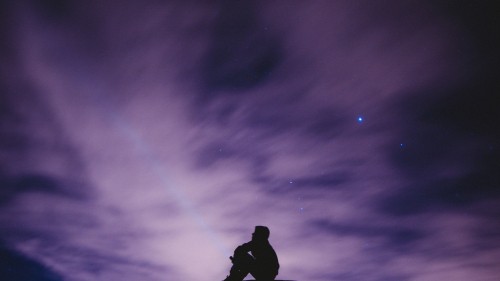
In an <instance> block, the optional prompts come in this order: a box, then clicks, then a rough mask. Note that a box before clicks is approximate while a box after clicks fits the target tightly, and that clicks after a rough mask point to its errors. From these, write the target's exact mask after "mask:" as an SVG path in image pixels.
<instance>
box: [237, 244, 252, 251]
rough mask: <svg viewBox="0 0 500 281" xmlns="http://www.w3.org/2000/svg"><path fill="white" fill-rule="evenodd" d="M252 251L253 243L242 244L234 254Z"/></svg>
mask: <svg viewBox="0 0 500 281" xmlns="http://www.w3.org/2000/svg"><path fill="white" fill-rule="evenodd" d="M251 250H252V242H247V243H245V244H241V245H239V246H238V247H237V248H236V250H234V252H235V253H236V252H240V251H241V252H245V253H248V252H250V251H251Z"/></svg>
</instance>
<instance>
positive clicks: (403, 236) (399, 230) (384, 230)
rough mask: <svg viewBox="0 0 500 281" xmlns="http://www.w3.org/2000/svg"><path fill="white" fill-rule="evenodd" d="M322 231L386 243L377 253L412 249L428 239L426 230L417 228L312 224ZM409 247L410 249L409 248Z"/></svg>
mask: <svg viewBox="0 0 500 281" xmlns="http://www.w3.org/2000/svg"><path fill="white" fill-rule="evenodd" d="M311 225H312V226H313V227H315V228H318V229H319V230H320V231H326V232H328V233H330V234H332V235H337V236H354V237H357V238H361V239H362V240H370V239H381V240H382V241H384V242H383V243H382V245H381V246H380V247H377V250H376V251H379V250H381V249H385V250H386V251H387V250H401V249H405V248H406V249H407V250H408V249H409V250H411V249H412V244H413V243H416V242H419V241H421V240H423V239H425V238H426V236H427V234H426V233H425V231H424V230H420V229H417V228H413V229H412V228H407V227H403V226H399V225H396V226H393V227H384V226H381V225H373V224H369V223H360V224H354V223H334V222H330V221H326V220H320V221H316V222H313V223H312V224H311ZM408 247H409V248H408Z"/></svg>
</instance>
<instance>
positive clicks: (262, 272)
mask: <svg viewBox="0 0 500 281" xmlns="http://www.w3.org/2000/svg"><path fill="white" fill-rule="evenodd" d="M268 239H269V228H267V227H265V226H260V225H259V226H256V227H255V231H254V232H253V234H252V240H251V241H250V242H248V243H245V244H243V245H240V246H238V247H237V248H236V250H234V255H233V256H232V257H230V259H231V261H232V262H233V266H232V267H231V271H230V272H229V275H228V276H227V277H226V279H224V281H242V280H243V278H245V276H247V274H248V273H250V274H252V276H253V277H254V278H255V280H257V281H272V280H274V278H276V275H278V270H279V268H280V264H279V262H278V256H277V255H276V252H275V251H274V249H273V247H272V246H271V244H269V241H268Z"/></svg>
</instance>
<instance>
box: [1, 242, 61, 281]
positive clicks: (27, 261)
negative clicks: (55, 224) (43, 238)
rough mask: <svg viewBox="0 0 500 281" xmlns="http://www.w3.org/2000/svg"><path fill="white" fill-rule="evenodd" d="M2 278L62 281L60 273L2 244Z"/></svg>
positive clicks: (29, 280) (28, 280)
mask: <svg viewBox="0 0 500 281" xmlns="http://www.w3.org/2000/svg"><path fill="white" fill-rule="evenodd" d="M0 263H1V264H2V266H1V267H0V278H1V279H2V280H26V281H35V280H36V281H62V280H64V278H63V277H61V276H60V275H59V274H57V273H56V272H54V271H53V270H52V269H50V268H48V267H47V266H45V265H43V264H41V263H39V262H38V261H36V260H33V259H31V258H29V257H26V256H25V255H23V254H21V253H19V252H16V251H13V250H10V249H8V248H5V247H3V246H2V245H0Z"/></svg>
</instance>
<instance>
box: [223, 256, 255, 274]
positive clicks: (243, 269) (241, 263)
mask: <svg viewBox="0 0 500 281" xmlns="http://www.w3.org/2000/svg"><path fill="white" fill-rule="evenodd" d="M231 261H232V262H233V266H232V267H231V270H230V271H229V276H227V277H226V279H225V280H224V281H242V280H243V279H244V278H245V276H247V274H248V273H249V272H250V271H252V269H253V264H254V261H255V260H254V258H253V257H252V256H251V255H250V254H248V253H245V252H239V251H235V252H234V256H233V257H231Z"/></svg>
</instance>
